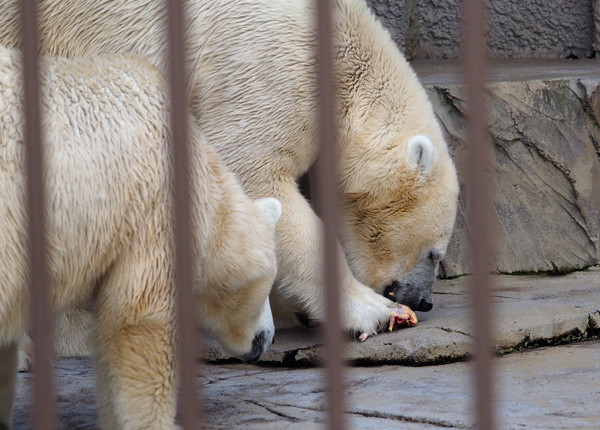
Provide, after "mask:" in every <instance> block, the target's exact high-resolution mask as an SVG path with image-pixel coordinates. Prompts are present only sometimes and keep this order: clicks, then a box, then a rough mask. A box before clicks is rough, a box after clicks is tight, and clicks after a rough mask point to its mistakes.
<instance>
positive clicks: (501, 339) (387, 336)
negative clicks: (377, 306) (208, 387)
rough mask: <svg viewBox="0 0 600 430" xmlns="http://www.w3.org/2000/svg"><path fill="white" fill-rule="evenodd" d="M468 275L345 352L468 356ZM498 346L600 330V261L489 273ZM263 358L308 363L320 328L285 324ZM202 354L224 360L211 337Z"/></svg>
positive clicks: (397, 357) (433, 358)
mask: <svg viewBox="0 0 600 430" xmlns="http://www.w3.org/2000/svg"><path fill="white" fill-rule="evenodd" d="M469 281H470V277H468V276H465V277H461V278H457V279H452V280H438V281H437V282H436V284H435V287H434V300H435V306H434V309H433V310H432V311H431V312H427V313H423V312H417V315H418V317H419V320H420V321H419V323H418V324H417V326H415V327H411V328H402V329H399V330H397V331H395V332H393V333H383V334H380V335H378V336H375V337H373V338H369V339H367V340H366V341H365V342H364V343H360V342H358V341H356V340H354V339H351V338H348V339H347V342H346V344H345V351H344V356H345V357H346V358H347V359H348V360H349V361H352V362H355V363H360V364H403V365H431V364H440V363H449V362H455V361H461V360H465V359H467V358H468V357H469V356H470V355H471V353H472V350H473V341H474V339H473V336H474V330H473V326H472V323H471V314H470V296H469V288H470V286H469ZM491 282H492V284H493V294H492V295H493V303H494V305H495V309H494V314H493V316H494V320H495V328H496V331H495V333H496V334H495V339H496V341H495V342H496V349H497V350H498V352H500V353H507V352H511V351H513V350H519V349H524V348H528V347H531V346H542V345H549V344H553V343H560V342H568V341H571V340H575V339H584V338H587V337H589V336H592V335H597V334H598V326H599V324H598V322H599V321H600V310H599V309H600V266H596V267H593V268H590V269H588V270H585V271H581V272H575V273H571V274H568V275H564V276H549V275H528V276H507V275H498V276H492V277H491ZM275 340H276V341H275V344H273V345H272V346H271V347H270V348H269V350H268V351H267V352H266V353H265V354H264V355H263V357H261V362H262V363H263V364H270V365H284V366H307V365H309V366H310V365H316V364H319V363H320V362H321V361H322V359H323V355H322V354H323V351H322V348H321V341H320V339H319V331H318V329H315V328H313V329H293V330H280V331H278V332H277V333H276V335H275ZM205 358H206V359H207V360H209V361H213V362H217V361H221V360H227V359H228V356H227V355H225V354H224V353H222V352H221V350H220V348H219V347H218V345H217V344H216V343H214V342H213V341H210V340H209V341H208V343H207V345H206V355H205Z"/></svg>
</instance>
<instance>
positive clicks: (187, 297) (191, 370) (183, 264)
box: [168, 0, 203, 429]
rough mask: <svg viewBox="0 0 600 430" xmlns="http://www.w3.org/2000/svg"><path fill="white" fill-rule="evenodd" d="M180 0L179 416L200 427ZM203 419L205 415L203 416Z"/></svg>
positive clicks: (175, 97)
mask: <svg viewBox="0 0 600 430" xmlns="http://www.w3.org/2000/svg"><path fill="white" fill-rule="evenodd" d="M182 3H183V2H182V1H180V0H169V2H168V8H169V9H168V12H169V13H168V16H169V19H168V34H169V37H168V39H169V50H170V67H169V72H170V73H169V84H170V91H171V131H172V141H173V164H172V170H173V176H172V178H173V187H174V190H175V201H174V205H175V262H176V264H175V277H176V283H177V299H178V300H177V303H178V306H177V309H178V314H177V315H178V317H177V322H178V334H179V337H178V342H177V347H178V360H179V361H178V364H179V365H178V370H179V385H180V386H179V398H178V407H179V420H180V424H181V427H182V428H183V429H196V428H199V427H198V425H201V424H198V420H199V418H200V415H198V414H202V412H203V408H202V405H200V404H199V398H198V395H197V389H196V387H197V377H196V368H197V362H196V354H197V349H196V346H195V326H194V323H195V318H194V315H193V312H194V309H193V303H194V299H193V293H192V282H193V269H192V267H193V266H192V261H191V243H190V237H191V233H192V229H191V224H190V205H189V201H190V199H189V196H190V182H189V169H190V166H189V162H188V147H187V139H188V133H187V118H188V110H187V103H186V100H187V97H186V89H187V87H186V80H187V75H186V73H185V58H184V52H185V51H184V43H185V35H184V34H183V32H184V28H185V26H184V24H183V23H184V7H183V4H182ZM200 422H201V421H200Z"/></svg>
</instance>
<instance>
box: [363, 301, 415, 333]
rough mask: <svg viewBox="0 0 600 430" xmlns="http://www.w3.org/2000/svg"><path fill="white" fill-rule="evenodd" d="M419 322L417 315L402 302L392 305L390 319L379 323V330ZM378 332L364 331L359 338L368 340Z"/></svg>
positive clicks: (408, 325) (411, 325) (390, 329)
mask: <svg viewBox="0 0 600 430" xmlns="http://www.w3.org/2000/svg"><path fill="white" fill-rule="evenodd" d="M418 322H419V320H418V318H417V315H415V313H414V312H413V311H412V309H411V308H409V307H408V306H406V305H402V304H400V303H396V304H394V306H393V307H392V313H391V315H390V319H389V321H388V322H384V323H382V324H380V325H379V328H378V330H377V332H379V333H381V332H383V331H386V330H387V331H392V330H394V328H400V327H402V326H404V327H413V326H416V325H417V323H418ZM377 332H375V333H373V332H371V333H368V332H365V333H362V334H361V335H360V336H358V340H360V341H361V342H364V341H365V340H367V338H368V337H369V336H372V335H376V334H377Z"/></svg>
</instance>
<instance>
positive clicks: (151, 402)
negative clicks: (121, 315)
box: [94, 309, 176, 429]
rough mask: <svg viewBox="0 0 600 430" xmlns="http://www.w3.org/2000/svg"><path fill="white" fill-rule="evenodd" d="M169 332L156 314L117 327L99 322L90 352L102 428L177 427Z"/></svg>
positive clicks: (172, 346)
mask: <svg viewBox="0 0 600 430" xmlns="http://www.w3.org/2000/svg"><path fill="white" fill-rule="evenodd" d="M131 311H132V312H135V310H133V309H132V310H131ZM173 336H174V333H172V331H171V330H170V329H169V328H168V326H167V324H166V323H165V322H164V321H160V319H159V320H155V318H154V317H149V316H147V317H145V318H143V319H142V320H140V321H137V322H125V323H124V324H118V325H114V324H111V323H110V322H109V323H103V322H100V321H99V323H98V326H97V330H96V331H95V338H96V341H97V351H96V352H95V354H94V356H95V365H96V370H97V375H98V378H97V393H98V406H99V418H100V427H101V428H103V429H173V428H176V426H175V403H176V400H175V395H176V393H175V351H174V344H173Z"/></svg>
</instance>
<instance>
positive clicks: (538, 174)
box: [426, 60, 600, 276]
mask: <svg viewBox="0 0 600 430" xmlns="http://www.w3.org/2000/svg"><path fill="white" fill-rule="evenodd" d="M565 61H566V60H565ZM587 62H591V63H596V61H595V60H587ZM549 72H550V73H549V74H548V76H551V75H552V73H551V72H552V71H550V70H549ZM569 72H570V70H567V73H569ZM514 73H515V75H519V74H521V73H524V71H522V70H520V69H519V68H518V67H517V68H515V70H514ZM576 73H577V72H576ZM426 88H427V91H428V94H429V98H430V100H431V102H432V104H433V106H434V110H435V112H436V114H437V116H438V118H439V120H440V123H441V124H442V126H443V129H444V131H445V134H446V138H447V141H448V144H449V147H450V150H451V154H452V157H453V159H454V161H455V163H456V166H457V170H458V174H459V181H460V184H461V195H460V198H459V210H458V216H457V220H456V225H455V229H454V233H453V237H452V240H451V243H450V245H449V249H448V255H447V257H446V259H445V261H444V262H443V264H442V266H443V273H442V276H457V275H461V274H465V273H469V272H470V266H469V262H470V261H471V258H470V256H469V234H470V233H469V225H471V223H470V222H469V220H468V212H469V211H468V202H467V200H466V199H465V195H466V192H465V191H466V189H467V187H468V183H467V182H466V178H465V177H464V174H465V172H466V171H467V166H466V164H465V163H466V156H465V154H466V150H467V145H466V142H465V140H464V131H465V127H466V118H465V103H464V100H465V94H464V87H463V86H462V85H460V84H456V83H443V82H440V83H438V84H433V85H427V87H426ZM487 94H488V122H489V128H488V132H489V137H490V140H489V144H490V145H492V146H493V148H494V151H493V154H494V155H493V159H492V160H490V161H489V165H488V168H487V169H486V170H487V171H488V172H489V179H490V183H491V185H492V188H493V190H494V191H493V200H494V211H493V216H492V219H490V224H491V226H492V228H493V232H492V233H493V237H494V239H493V244H492V247H493V249H494V252H493V255H492V259H493V262H494V270H495V271H497V272H502V273H530V272H554V273H565V272H569V271H572V270H577V269H583V268H586V267H589V266H593V265H596V264H599V263H600V124H599V118H600V78H599V77H595V78H589V77H581V78H577V77H573V78H553V77H550V78H541V79H540V78H536V79H531V80H513V79H510V80H508V79H507V80H505V81H502V82H492V83H490V84H489V85H488V87H487Z"/></svg>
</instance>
